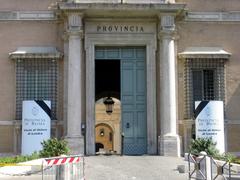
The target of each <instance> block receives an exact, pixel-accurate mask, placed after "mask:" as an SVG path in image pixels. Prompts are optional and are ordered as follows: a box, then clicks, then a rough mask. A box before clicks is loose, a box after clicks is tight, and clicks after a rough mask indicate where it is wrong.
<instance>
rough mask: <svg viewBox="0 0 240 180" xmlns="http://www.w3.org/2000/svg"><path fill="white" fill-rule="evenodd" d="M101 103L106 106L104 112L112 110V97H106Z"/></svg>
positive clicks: (109, 112) (110, 112) (108, 112)
mask: <svg viewBox="0 0 240 180" xmlns="http://www.w3.org/2000/svg"><path fill="white" fill-rule="evenodd" d="M103 103H104V104H105V106H106V113H107V114H109V115H110V114H112V112H113V106H114V103H115V102H114V101H113V99H112V98H111V97H107V98H106V99H105V100H104V101H103Z"/></svg>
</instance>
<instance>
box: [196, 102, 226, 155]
mask: <svg viewBox="0 0 240 180" xmlns="http://www.w3.org/2000/svg"><path fill="white" fill-rule="evenodd" d="M223 112H224V111H223V102H222V101H196V102H195V118H196V121H195V122H196V138H212V140H213V141H214V142H215V143H217V144H216V148H217V149H218V150H219V152H220V153H224V152H225V140H224V113H223Z"/></svg>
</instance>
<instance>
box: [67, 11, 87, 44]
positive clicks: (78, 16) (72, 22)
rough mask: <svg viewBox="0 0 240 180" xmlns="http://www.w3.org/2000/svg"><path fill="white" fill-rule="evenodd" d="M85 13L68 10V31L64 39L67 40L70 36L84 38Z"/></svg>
mask: <svg viewBox="0 0 240 180" xmlns="http://www.w3.org/2000/svg"><path fill="white" fill-rule="evenodd" d="M83 16H84V14H83V13H81V12H68V13H67V18H68V21H67V24H66V32H65V33H64V35H63V39H64V40H67V39H69V37H76V38H80V39H83V38H84V32H83V22H82V19H83Z"/></svg>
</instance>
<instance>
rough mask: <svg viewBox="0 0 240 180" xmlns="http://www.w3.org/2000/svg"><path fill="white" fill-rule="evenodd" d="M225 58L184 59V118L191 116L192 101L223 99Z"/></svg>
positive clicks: (192, 110) (192, 109)
mask: <svg viewBox="0 0 240 180" xmlns="http://www.w3.org/2000/svg"><path fill="white" fill-rule="evenodd" d="M224 66H225V59H203V58H187V59H185V106H186V107H185V118H187V119H189V118H191V117H192V116H193V112H194V102H195V101H202V100H221V101H224V98H225V96H224V94H225V84H224V77H225V71H224V68H225V67H224Z"/></svg>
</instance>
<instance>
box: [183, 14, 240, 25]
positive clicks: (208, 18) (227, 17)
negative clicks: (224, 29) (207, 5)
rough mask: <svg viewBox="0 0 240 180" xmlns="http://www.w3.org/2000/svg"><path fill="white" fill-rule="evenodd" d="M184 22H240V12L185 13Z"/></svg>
mask: <svg viewBox="0 0 240 180" xmlns="http://www.w3.org/2000/svg"><path fill="white" fill-rule="evenodd" d="M185 21H196V22H199V21H200V22H201V21H202V22H240V11H230V12H187V13H186V17H185Z"/></svg>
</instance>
